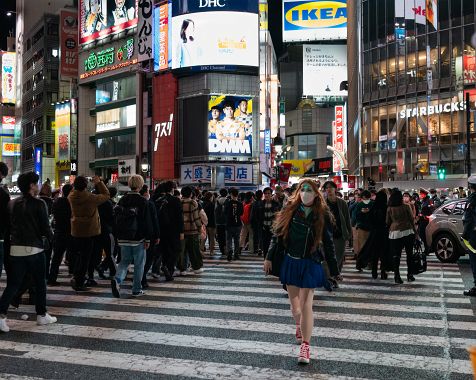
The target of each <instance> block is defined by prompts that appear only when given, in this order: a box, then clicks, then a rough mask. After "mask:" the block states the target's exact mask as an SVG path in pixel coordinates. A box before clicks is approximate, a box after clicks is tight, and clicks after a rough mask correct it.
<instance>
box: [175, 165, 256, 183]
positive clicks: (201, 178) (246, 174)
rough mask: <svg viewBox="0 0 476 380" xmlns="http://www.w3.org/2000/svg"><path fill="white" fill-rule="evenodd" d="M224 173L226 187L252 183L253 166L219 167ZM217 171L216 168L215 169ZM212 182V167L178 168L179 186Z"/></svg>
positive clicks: (186, 166) (192, 166)
mask: <svg viewBox="0 0 476 380" xmlns="http://www.w3.org/2000/svg"><path fill="white" fill-rule="evenodd" d="M219 168H220V171H222V172H223V173H224V179H225V184H226V185H233V184H251V183H253V165H251V164H230V165H220V166H219ZM217 169H218V167H217ZM211 182H212V166H211V165H205V164H197V165H182V166H181V168H180V184H181V185H188V184H194V183H195V184H198V183H211Z"/></svg>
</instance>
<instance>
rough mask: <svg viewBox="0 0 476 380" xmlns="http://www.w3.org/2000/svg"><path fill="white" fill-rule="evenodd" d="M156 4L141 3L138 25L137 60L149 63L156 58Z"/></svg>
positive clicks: (150, 0)
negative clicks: (154, 25)
mask: <svg viewBox="0 0 476 380" xmlns="http://www.w3.org/2000/svg"><path fill="white" fill-rule="evenodd" d="M153 11H154V2H153V1H152V0H141V1H139V20H138V25H137V39H136V42H137V53H138V55H137V60H138V62H144V61H148V60H149V59H152V58H153V57H154V51H153V49H154V37H153V35H152V31H153V24H154V12H153Z"/></svg>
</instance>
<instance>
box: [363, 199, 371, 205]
mask: <svg viewBox="0 0 476 380" xmlns="http://www.w3.org/2000/svg"><path fill="white" fill-rule="evenodd" d="M362 202H364V204H366V205H368V204H369V203H370V199H363V200H362Z"/></svg>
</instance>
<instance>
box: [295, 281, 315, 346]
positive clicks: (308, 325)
mask: <svg viewBox="0 0 476 380" xmlns="http://www.w3.org/2000/svg"><path fill="white" fill-rule="evenodd" d="M299 300H300V302H301V312H302V314H301V331H302V341H303V342H307V343H310V341H311V335H312V328H313V326H314V314H313V312H312V303H313V300H314V289H307V288H305V289H299Z"/></svg>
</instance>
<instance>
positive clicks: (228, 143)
mask: <svg viewBox="0 0 476 380" xmlns="http://www.w3.org/2000/svg"><path fill="white" fill-rule="evenodd" d="M252 146H253V101H252V99H251V98H250V97H246V96H244V97H236V96H225V95H216V96H211V97H210V100H209V102H208V153H209V154H210V155H211V156H234V157H251V155H252Z"/></svg>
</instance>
